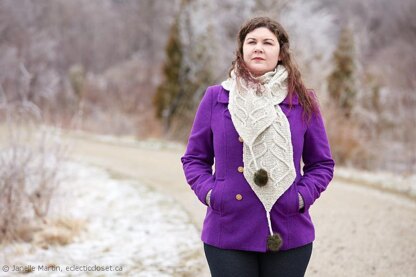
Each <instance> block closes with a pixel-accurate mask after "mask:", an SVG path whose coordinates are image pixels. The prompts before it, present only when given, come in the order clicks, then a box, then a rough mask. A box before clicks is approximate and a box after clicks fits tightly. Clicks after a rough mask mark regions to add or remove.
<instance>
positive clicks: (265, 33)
mask: <svg viewBox="0 0 416 277" xmlns="http://www.w3.org/2000/svg"><path fill="white" fill-rule="evenodd" d="M279 52H280V45H279V42H278V41H277V38H276V36H275V35H274V34H273V33H272V32H271V31H270V30H269V29H267V28H266V27H260V28H257V29H254V30H253V31H251V32H250V33H248V34H247V35H246V38H245V39H244V43H243V59H244V62H245V63H246V65H247V67H248V69H249V70H250V72H251V74H253V75H254V76H260V75H263V74H264V73H266V72H269V71H272V70H274V69H275V68H276V66H277V62H278V60H279Z"/></svg>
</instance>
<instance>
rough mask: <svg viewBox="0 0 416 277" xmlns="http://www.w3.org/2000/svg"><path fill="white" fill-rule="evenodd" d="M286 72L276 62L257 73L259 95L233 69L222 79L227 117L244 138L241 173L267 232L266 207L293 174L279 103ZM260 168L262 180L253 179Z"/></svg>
mask: <svg viewBox="0 0 416 277" xmlns="http://www.w3.org/2000/svg"><path fill="white" fill-rule="evenodd" d="M287 76H288V73H287V70H286V68H285V67H284V66H282V65H278V66H277V68H276V69H275V70H274V71H272V72H268V73H266V74H264V75H262V76H260V77H258V79H259V81H260V83H261V85H262V86H261V87H262V95H259V96H258V95H256V88H255V85H253V84H251V85H250V84H247V82H245V81H244V80H242V79H241V78H237V77H236V75H235V73H234V71H233V72H232V73H231V78H228V79H227V80H225V81H224V82H222V86H223V87H224V89H226V90H228V91H229V104H228V109H229V111H230V114H231V119H232V121H233V124H234V127H235V128H236V130H237V132H238V134H239V135H240V137H241V138H242V139H243V141H244V146H243V162H244V177H245V178H246V180H247V182H248V183H249V185H250V187H251V188H252V189H253V191H254V192H255V194H256V195H257V197H258V198H259V199H260V201H261V202H262V203H263V205H264V208H265V210H266V216H267V220H268V226H269V230H270V234H271V235H273V230H272V226H271V222H270V211H271V209H272V207H273V205H274V204H275V202H276V201H277V199H278V198H279V197H280V196H281V195H282V194H283V193H284V192H285V191H286V190H287V189H288V188H289V187H290V185H291V184H292V183H293V181H294V180H295V178H296V172H295V168H294V163H293V148H292V140H291V133H290V126H289V121H288V119H287V117H286V115H285V114H284V113H283V111H282V110H281V109H280V107H279V103H281V102H282V101H283V100H284V99H285V98H286V96H287V94H288V87H287ZM259 170H260V171H259ZM261 171H262V172H263V174H265V173H266V172H267V176H266V179H265V180H263V181H264V182H263V184H259V182H258V181H255V178H257V177H258V176H256V175H257V174H258V173H261ZM264 171H266V172H264ZM260 175H261V174H260ZM257 180H258V179H257ZM279 247H280V246H279Z"/></svg>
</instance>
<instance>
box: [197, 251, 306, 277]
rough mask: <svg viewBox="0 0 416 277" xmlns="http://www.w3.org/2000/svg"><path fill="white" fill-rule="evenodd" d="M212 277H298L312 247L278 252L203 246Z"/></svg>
mask: <svg viewBox="0 0 416 277" xmlns="http://www.w3.org/2000/svg"><path fill="white" fill-rule="evenodd" d="M204 250H205V256H206V258H207V261H208V265H209V269H210V271H211V276H212V277H279V276H282V277H301V276H304V275H305V271H306V268H307V266H308V263H309V259H310V257H311V255H312V243H309V244H307V245H304V246H301V247H298V248H294V249H290V250H281V251H278V252H266V253H261V252H252V251H241V250H227V249H220V248H217V247H214V246H212V245H208V244H206V243H204Z"/></svg>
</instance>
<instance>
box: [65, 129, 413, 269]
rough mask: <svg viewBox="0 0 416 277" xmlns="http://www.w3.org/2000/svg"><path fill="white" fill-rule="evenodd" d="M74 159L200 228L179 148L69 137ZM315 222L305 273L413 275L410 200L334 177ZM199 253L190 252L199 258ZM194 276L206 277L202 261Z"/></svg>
mask: <svg viewBox="0 0 416 277" xmlns="http://www.w3.org/2000/svg"><path fill="white" fill-rule="evenodd" d="M68 140H69V141H70V142H71V143H73V147H74V148H73V150H74V151H73V155H74V158H77V159H80V160H82V161H86V162H88V163H92V164H94V165H98V166H100V167H103V168H105V169H107V170H109V171H110V172H112V173H113V174H115V175H117V174H120V175H122V176H125V177H128V178H133V179H137V180H140V182H142V183H144V184H146V185H149V186H151V187H153V188H155V189H156V190H157V191H160V192H161V193H163V194H165V195H169V196H171V197H173V198H174V199H176V201H177V203H178V205H179V206H181V207H182V208H183V209H185V210H186V211H187V212H188V214H189V216H190V218H191V220H192V222H193V223H194V224H195V226H196V227H197V228H198V230H200V228H201V226H202V222H203V218H204V215H205V207H204V206H203V205H202V204H200V203H199V201H198V200H197V198H196V197H195V196H194V194H193V192H192V190H190V188H189V187H188V185H187V184H186V181H185V178H184V176H183V171H182V167H181V163H180V157H181V155H182V154H183V152H184V148H183V147H172V148H167V149H163V148H162V149H155V148H157V147H151V146H149V145H148V146H137V145H135V144H134V143H128V142H122V143H119V142H111V141H103V140H98V139H92V138H88V137H85V136H79V135H71V136H68ZM311 214H312V218H313V220H314V223H315V226H316V240H315V242H314V250H313V255H312V258H311V261H310V265H309V268H308V271H307V274H306V276H320V277H325V276H328V277H332V276H409V277H410V276H416V232H415V230H416V202H415V201H414V199H413V200H412V199H409V198H405V197H401V196H400V195H394V194H389V193H386V192H382V191H379V190H375V189H370V188H367V187H364V186H358V185H352V184H349V183H347V182H345V181H341V180H337V179H335V180H334V181H333V182H332V183H331V184H330V186H329V187H328V189H327V191H326V192H325V193H324V194H323V195H322V197H321V198H320V199H318V201H317V202H316V203H315V205H314V206H313V207H312V208H311ZM200 249H201V251H200V253H197V254H196V255H198V256H200V259H202V260H204V256H203V250H202V242H201V247H200ZM203 264H204V265H205V266H204V267H203V268H202V269H201V270H202V271H201V272H196V273H195V276H201V277H207V276H209V270H208V268H207V265H206V263H205V262H204V263H203Z"/></svg>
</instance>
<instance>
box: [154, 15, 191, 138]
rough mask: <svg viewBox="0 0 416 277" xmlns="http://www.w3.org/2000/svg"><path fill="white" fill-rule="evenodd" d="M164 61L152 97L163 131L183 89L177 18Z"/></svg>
mask: <svg viewBox="0 0 416 277" xmlns="http://www.w3.org/2000/svg"><path fill="white" fill-rule="evenodd" d="M166 57H167V59H166V62H165V64H164V66H163V76H164V81H163V82H162V83H161V84H160V85H159V87H158V88H157V91H156V94H155V96H154V98H153V104H154V107H155V112H156V116H157V118H159V119H162V121H163V123H164V128H165V131H167V130H168V129H169V127H170V123H171V121H172V118H173V116H174V115H175V111H176V107H175V106H176V105H175V102H176V101H175V100H176V99H177V97H179V95H180V94H181V91H183V81H182V80H183V77H184V76H182V72H181V71H182V70H181V69H182V67H183V54H182V44H181V41H180V36H179V28H178V22H177V20H176V21H175V22H174V23H173V25H172V28H171V31H170V35H169V39H168V43H167V45H166Z"/></svg>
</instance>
